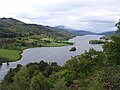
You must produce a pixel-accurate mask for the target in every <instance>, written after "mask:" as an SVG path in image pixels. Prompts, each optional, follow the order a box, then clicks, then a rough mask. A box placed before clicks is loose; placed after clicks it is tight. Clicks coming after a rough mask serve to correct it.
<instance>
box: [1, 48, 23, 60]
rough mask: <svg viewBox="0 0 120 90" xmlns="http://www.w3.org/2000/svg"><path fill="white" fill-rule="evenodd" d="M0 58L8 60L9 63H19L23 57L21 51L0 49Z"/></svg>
mask: <svg viewBox="0 0 120 90" xmlns="http://www.w3.org/2000/svg"><path fill="white" fill-rule="evenodd" d="M0 57H1V58H5V59H7V60H8V61H9V62H13V61H17V60H19V59H20V57H21V51H17V50H8V49H0Z"/></svg>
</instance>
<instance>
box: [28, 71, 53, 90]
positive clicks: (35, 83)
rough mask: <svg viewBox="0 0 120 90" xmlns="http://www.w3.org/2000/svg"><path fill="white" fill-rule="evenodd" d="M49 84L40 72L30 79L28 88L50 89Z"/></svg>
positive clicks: (36, 89)
mask: <svg viewBox="0 0 120 90" xmlns="http://www.w3.org/2000/svg"><path fill="white" fill-rule="evenodd" d="M50 87H51V84H50V81H48V79H47V78H45V77H44V76H43V75H42V74H41V73H39V74H38V75H36V76H34V77H33V78H32V80H31V84H30V90H50Z"/></svg>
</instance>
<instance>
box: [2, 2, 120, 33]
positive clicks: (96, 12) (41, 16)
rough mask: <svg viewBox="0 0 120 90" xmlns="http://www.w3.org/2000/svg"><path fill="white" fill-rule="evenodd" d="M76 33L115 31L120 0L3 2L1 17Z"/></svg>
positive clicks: (119, 13) (119, 17) (119, 12)
mask: <svg viewBox="0 0 120 90" xmlns="http://www.w3.org/2000/svg"><path fill="white" fill-rule="evenodd" d="M2 17H7V18H9V17H12V18H15V19H18V20H21V21H23V22H26V23H35V24H41V25H49V26H58V25H65V26H67V27H70V28H73V29H76V30H87V31H93V32H104V31H113V30H116V28H115V23H116V22H117V21H118V20H119V19H120V0H0V18H2Z"/></svg>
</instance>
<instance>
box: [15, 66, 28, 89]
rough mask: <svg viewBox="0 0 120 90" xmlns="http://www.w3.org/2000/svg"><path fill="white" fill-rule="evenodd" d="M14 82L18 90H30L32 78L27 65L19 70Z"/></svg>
mask: <svg viewBox="0 0 120 90" xmlns="http://www.w3.org/2000/svg"><path fill="white" fill-rule="evenodd" d="M14 84H15V85H16V86H17V90H29V85H30V79H29V74H28V69H27V68H26V67H22V68H21V69H20V70H19V72H18V73H16V74H15V77H14Z"/></svg>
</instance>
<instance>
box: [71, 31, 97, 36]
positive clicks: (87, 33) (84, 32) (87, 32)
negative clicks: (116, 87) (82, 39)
mask: <svg viewBox="0 0 120 90" xmlns="http://www.w3.org/2000/svg"><path fill="white" fill-rule="evenodd" d="M70 32H71V33H73V34H75V35H96V34H97V33H94V32H90V31H85V30H70Z"/></svg>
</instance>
